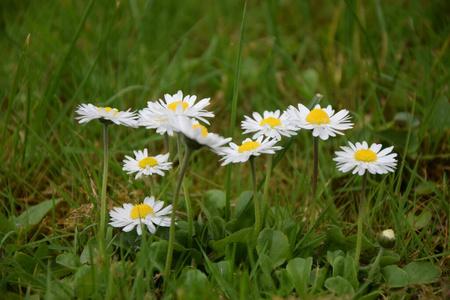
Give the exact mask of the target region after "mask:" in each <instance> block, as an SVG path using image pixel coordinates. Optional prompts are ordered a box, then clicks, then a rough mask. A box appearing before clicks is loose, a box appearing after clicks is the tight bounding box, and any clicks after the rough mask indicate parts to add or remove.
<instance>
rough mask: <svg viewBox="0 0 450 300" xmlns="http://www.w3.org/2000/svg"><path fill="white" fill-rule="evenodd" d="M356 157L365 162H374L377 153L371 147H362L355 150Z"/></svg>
mask: <svg viewBox="0 0 450 300" xmlns="http://www.w3.org/2000/svg"><path fill="white" fill-rule="evenodd" d="M355 159H356V160H359V161H364V162H374V161H376V160H377V154H376V153H375V152H373V151H372V150H370V149H361V150H358V151H356V152H355Z"/></svg>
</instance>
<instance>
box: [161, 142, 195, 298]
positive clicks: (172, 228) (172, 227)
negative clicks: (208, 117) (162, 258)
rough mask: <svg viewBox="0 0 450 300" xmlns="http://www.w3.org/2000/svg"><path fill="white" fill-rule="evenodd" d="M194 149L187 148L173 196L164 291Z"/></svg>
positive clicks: (168, 276) (168, 275)
mask: <svg viewBox="0 0 450 300" xmlns="http://www.w3.org/2000/svg"><path fill="white" fill-rule="evenodd" d="M191 153H192V149H191V148H189V147H186V154H185V156H184V160H183V164H182V165H181V169H180V174H179V175H178V180H177V184H176V186H175V192H174V194H173V202H172V215H171V222H170V235H169V249H168V250H167V259H166V268H165V271H164V273H165V278H164V284H163V290H166V288H167V284H168V282H169V278H170V269H171V265H172V257H173V249H174V245H175V214H176V210H177V204H178V197H179V195H180V189H181V183H182V181H183V177H184V173H185V172H186V169H187V165H188V162H189V158H190V156H191Z"/></svg>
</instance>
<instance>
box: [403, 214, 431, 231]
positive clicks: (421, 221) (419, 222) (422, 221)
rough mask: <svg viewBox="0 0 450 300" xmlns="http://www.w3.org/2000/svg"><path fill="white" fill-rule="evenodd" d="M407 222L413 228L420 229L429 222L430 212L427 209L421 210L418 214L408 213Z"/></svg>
mask: <svg viewBox="0 0 450 300" xmlns="http://www.w3.org/2000/svg"><path fill="white" fill-rule="evenodd" d="M407 220H408V223H409V224H411V226H412V228H414V229H422V228H424V227H425V226H427V225H428V224H430V222H431V213H430V212H429V211H424V212H422V213H421V214H420V215H419V216H415V215H412V214H411V215H409V216H408V218H407Z"/></svg>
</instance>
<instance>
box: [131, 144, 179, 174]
mask: <svg viewBox="0 0 450 300" xmlns="http://www.w3.org/2000/svg"><path fill="white" fill-rule="evenodd" d="M133 152H134V156H135V157H136V158H132V157H130V156H125V158H126V159H125V160H124V161H123V162H124V163H125V165H124V166H123V169H122V170H124V171H127V174H132V173H136V172H137V174H136V177H135V179H138V178H140V177H141V176H142V175H153V174H158V175H161V176H164V172H163V171H167V170H169V169H171V168H172V163H171V162H168V161H167V159H168V158H169V153H166V154H160V155H157V156H148V152H147V149H144V151H141V150H138V151H133Z"/></svg>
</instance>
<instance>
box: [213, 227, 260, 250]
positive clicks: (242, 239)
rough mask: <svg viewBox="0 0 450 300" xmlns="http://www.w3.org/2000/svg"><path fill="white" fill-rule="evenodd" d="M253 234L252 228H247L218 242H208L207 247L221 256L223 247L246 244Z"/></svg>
mask: <svg viewBox="0 0 450 300" xmlns="http://www.w3.org/2000/svg"><path fill="white" fill-rule="evenodd" d="M252 233H253V228H252V227H248V228H244V229H241V230H239V231H236V232H235V233H232V234H230V235H229V236H227V237H226V238H224V239H221V240H218V241H209V246H210V247H211V248H212V249H213V250H214V251H215V252H216V253H217V254H220V255H221V254H223V253H224V251H225V247H227V246H228V245H229V244H231V243H248V241H250V239H251V236H252Z"/></svg>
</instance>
